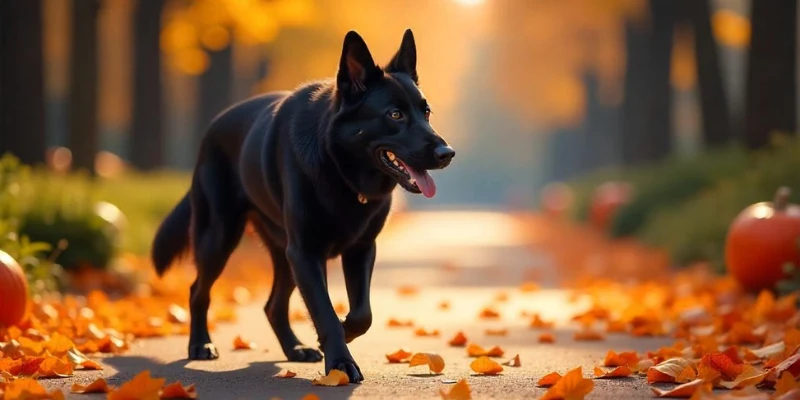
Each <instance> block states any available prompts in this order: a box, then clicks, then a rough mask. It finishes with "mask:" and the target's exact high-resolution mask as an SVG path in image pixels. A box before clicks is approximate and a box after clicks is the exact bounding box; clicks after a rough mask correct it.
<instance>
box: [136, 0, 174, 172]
mask: <svg viewBox="0 0 800 400" xmlns="http://www.w3.org/2000/svg"><path fill="white" fill-rule="evenodd" d="M165 4H166V2H165V0H139V3H138V4H137V7H136V11H135V17H134V28H133V29H134V35H133V36H134V46H133V52H134V54H133V57H134V71H133V74H134V77H133V82H134V84H133V124H132V129H131V136H130V160H131V163H133V165H134V166H135V167H136V168H138V169H140V170H143V171H150V170H154V169H158V168H160V167H162V166H163V165H164V147H165V145H166V143H165V138H164V131H163V129H162V126H161V123H162V112H163V111H162V110H163V108H162V107H163V106H162V104H163V102H162V98H161V48H160V42H159V35H160V34H161V12H162V10H163V8H164V5H165Z"/></svg>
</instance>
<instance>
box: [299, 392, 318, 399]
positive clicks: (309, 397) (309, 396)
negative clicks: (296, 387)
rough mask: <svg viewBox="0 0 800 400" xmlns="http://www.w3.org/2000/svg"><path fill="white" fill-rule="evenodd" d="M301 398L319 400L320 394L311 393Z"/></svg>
mask: <svg viewBox="0 0 800 400" xmlns="http://www.w3.org/2000/svg"><path fill="white" fill-rule="evenodd" d="M300 400H319V396H317V395H315V394H314V393H309V394H307V395H305V396H303V397H302V398H301V399H300Z"/></svg>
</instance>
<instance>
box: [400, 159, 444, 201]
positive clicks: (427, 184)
mask: <svg viewBox="0 0 800 400" xmlns="http://www.w3.org/2000/svg"><path fill="white" fill-rule="evenodd" d="M400 162H402V161H400ZM403 166H404V167H405V168H406V170H407V171H408V173H409V175H411V177H412V178H413V179H414V180H415V181H416V182H417V187H419V190H421V191H422V194H423V195H424V196H425V197H427V198H431V197H433V196H434V195H436V183H435V182H434V181H433V177H432V176H431V175H430V174H429V173H428V171H425V170H423V171H422V173H420V172H418V171H417V170H415V169H414V168H411V167H409V166H408V165H407V164H406V163H403Z"/></svg>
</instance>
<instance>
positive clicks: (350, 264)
mask: <svg viewBox="0 0 800 400" xmlns="http://www.w3.org/2000/svg"><path fill="white" fill-rule="evenodd" d="M374 266H375V242H371V243H369V244H366V245H358V246H355V247H353V248H350V249H348V250H347V251H345V252H344V254H342V269H343V270H344V283H345V286H346V287H347V297H348V300H349V302H350V312H348V313H347V317H346V318H345V320H344V322H343V326H344V337H345V341H346V342H347V343H350V342H351V341H353V339H355V338H357V337H359V336H361V335H363V334H365V333H367V330H368V329H369V327H370V325H372V309H371V307H370V304H369V285H370V281H371V280H372V270H373V267H374Z"/></svg>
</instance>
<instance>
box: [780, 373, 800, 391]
mask: <svg viewBox="0 0 800 400" xmlns="http://www.w3.org/2000/svg"><path fill="white" fill-rule="evenodd" d="M795 389H800V382H798V381H797V379H795V377H794V376H792V374H790V373H788V372H787V373H783V374H781V376H780V378H778V381H777V382H775V396H781V395H784V394H786V393H789V392H790V391H792V390H795Z"/></svg>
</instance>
